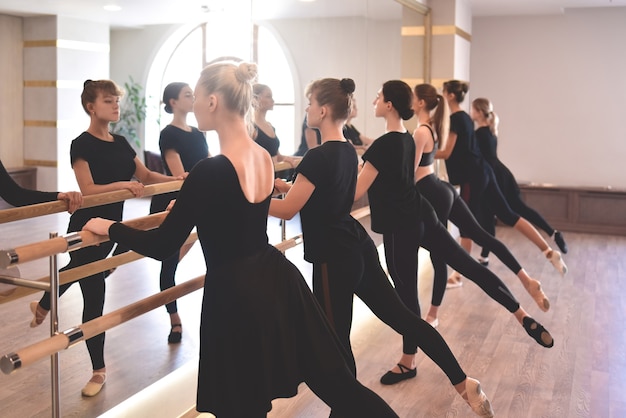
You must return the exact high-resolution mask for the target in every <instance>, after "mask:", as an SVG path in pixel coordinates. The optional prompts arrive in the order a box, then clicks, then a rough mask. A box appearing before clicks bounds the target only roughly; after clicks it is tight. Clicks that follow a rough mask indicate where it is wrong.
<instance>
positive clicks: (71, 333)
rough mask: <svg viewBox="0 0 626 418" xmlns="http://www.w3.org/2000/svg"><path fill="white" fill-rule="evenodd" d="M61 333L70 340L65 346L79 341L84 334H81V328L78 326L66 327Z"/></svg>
mask: <svg viewBox="0 0 626 418" xmlns="http://www.w3.org/2000/svg"><path fill="white" fill-rule="evenodd" d="M61 334H64V335H65V336H67V338H68V339H69V340H70V342H69V344H68V345H67V348H70V347H72V346H74V345H75V344H77V343H78V342H80V341H81V340H82V339H83V337H84V336H85V335H84V334H83V330H82V329H80V328H78V327H72V328H70V329H66V330H65V331H63V332H62V333H61Z"/></svg>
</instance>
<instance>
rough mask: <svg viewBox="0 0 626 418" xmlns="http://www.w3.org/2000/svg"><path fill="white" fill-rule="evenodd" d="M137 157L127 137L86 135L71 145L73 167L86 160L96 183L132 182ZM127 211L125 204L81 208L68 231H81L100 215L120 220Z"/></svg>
mask: <svg viewBox="0 0 626 418" xmlns="http://www.w3.org/2000/svg"><path fill="white" fill-rule="evenodd" d="M136 155H137V154H136V153H135V151H134V150H133V148H132V147H131V146H130V144H129V143H128V141H126V138H124V137H123V136H121V135H116V134H113V141H112V142H109V141H103V140H101V139H99V138H96V137H95V136H93V135H91V134H90V133H88V132H83V133H82V134H80V136H78V137H77V138H76V139H74V140H73V141H72V145H71V146H70V160H71V163H72V166H73V165H74V163H75V162H76V161H77V160H79V159H80V160H84V161H86V162H87V164H89V171H90V172H91V177H92V178H93V181H94V183H95V184H110V183H115V182H118V181H130V180H131V179H132V178H133V175H134V174H135V170H136V167H135V156H136ZM123 208H124V202H116V203H111V204H108V205H103V206H96V207H93V208H85V209H79V210H77V211H76V212H74V214H72V216H71V218H70V225H69V227H68V232H74V231H78V230H80V229H81V228H82V227H83V226H84V225H85V223H87V221H88V220H89V219H91V218H94V217H98V216H99V217H102V218H106V219H112V220H116V221H119V220H121V218H122V210H123Z"/></svg>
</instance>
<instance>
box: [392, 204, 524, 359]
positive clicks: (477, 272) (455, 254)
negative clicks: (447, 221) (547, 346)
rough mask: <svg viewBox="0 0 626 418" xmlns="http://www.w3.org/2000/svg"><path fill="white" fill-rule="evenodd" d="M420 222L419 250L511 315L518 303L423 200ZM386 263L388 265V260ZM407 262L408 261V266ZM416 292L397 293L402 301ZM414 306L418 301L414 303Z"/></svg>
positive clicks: (407, 351) (401, 288)
mask: <svg viewBox="0 0 626 418" xmlns="http://www.w3.org/2000/svg"><path fill="white" fill-rule="evenodd" d="M420 219H421V222H420V228H419V231H417V235H416V238H417V241H418V242H419V243H420V245H421V246H422V247H424V248H426V249H427V250H428V251H430V253H431V254H435V255H437V256H440V257H441V258H442V259H443V260H444V262H445V263H446V264H447V265H449V266H450V267H452V268H453V269H455V270H456V271H458V272H460V273H461V274H463V275H464V276H465V277H467V278H468V279H469V280H471V281H473V282H474V283H476V284H477V285H478V287H480V288H481V289H482V290H483V291H484V292H485V293H487V295H489V297H490V298H491V299H493V300H495V301H496V302H498V303H499V304H500V305H502V306H504V307H505V308H506V309H507V310H508V311H509V312H511V313H513V312H515V311H517V310H518V309H519V307H520V304H519V302H518V301H517V300H516V299H515V297H514V296H513V294H512V293H511V292H510V291H509V289H508V288H507V287H506V285H505V284H504V283H503V282H502V280H500V279H499V278H498V276H496V275H495V274H493V273H492V272H491V271H490V270H489V269H487V268H485V267H483V266H481V265H480V264H479V263H478V262H477V261H476V260H474V259H473V258H472V256H471V255H470V254H468V252H467V251H465V250H464V249H463V248H462V247H461V246H460V245H459V243H458V242H456V240H455V239H454V238H453V237H452V235H450V233H449V232H448V230H447V229H446V228H445V227H444V226H443V224H442V223H441V222H439V219H437V216H436V215H435V211H434V209H433V208H432V207H431V205H430V204H429V203H428V201H426V200H424V201H423V202H422V208H421V210H420ZM415 256H416V255H415ZM387 262H388V263H389V259H388V261H387ZM409 262H410V260H408V261H407V264H408V263H409ZM415 277H416V276H415ZM392 279H393V276H392ZM415 281H417V278H415ZM394 283H395V282H394ZM416 287H417V286H416ZM403 290H405V288H404V287H398V286H396V291H397V292H400V291H403ZM415 293H416V292H413V291H412V290H411V294H409V295H402V294H400V298H401V299H402V300H408V299H410V298H411V297H412V295H414V294H415ZM414 303H417V302H416V301H415V302H414ZM409 344H410V341H406V339H405V342H404V346H405V347H408V345H409ZM404 352H405V353H407V354H408V353H410V352H411V351H410V350H405V351H404Z"/></svg>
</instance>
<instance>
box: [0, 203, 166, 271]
mask: <svg viewBox="0 0 626 418" xmlns="http://www.w3.org/2000/svg"><path fill="white" fill-rule="evenodd" d="M165 216H167V212H160V213H155V214H153V215H148V216H144V217H142V218H136V219H131V220H128V221H124V222H123V224H125V225H128V226H130V227H132V228H136V229H143V230H146V229H152V228H156V227H157V226H159V225H160V224H161V222H162V221H163V219H165ZM108 240H109V237H107V236H102V235H96V234H93V233H91V232H89V231H79V232H73V233H71V234H67V235H64V236H61V237H57V238H51V239H48V240H46V241H40V242H35V243H33V244H27V245H22V246H20V247H16V248H12V249H8V250H2V251H0V268H7V267H11V266H16V265H18V264H21V263H26V262H28V261H34V260H37V259H39V258H44V257H50V256H52V255H55V254H59V253H64V252H66V251H74V250H77V249H79V248H83V247H88V246H91V245H96V244H100V243H102V242H106V241H108Z"/></svg>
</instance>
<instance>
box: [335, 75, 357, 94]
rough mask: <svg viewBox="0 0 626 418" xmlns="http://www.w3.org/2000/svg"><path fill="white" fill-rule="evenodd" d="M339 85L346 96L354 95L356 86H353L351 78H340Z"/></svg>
mask: <svg viewBox="0 0 626 418" xmlns="http://www.w3.org/2000/svg"><path fill="white" fill-rule="evenodd" d="M339 85H340V86H341V88H342V89H343V91H345V92H346V93H348V94H352V93H354V90H355V88H356V85H355V84H354V80H353V79H351V78H342V79H341V81H340V82H339Z"/></svg>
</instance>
